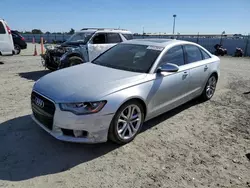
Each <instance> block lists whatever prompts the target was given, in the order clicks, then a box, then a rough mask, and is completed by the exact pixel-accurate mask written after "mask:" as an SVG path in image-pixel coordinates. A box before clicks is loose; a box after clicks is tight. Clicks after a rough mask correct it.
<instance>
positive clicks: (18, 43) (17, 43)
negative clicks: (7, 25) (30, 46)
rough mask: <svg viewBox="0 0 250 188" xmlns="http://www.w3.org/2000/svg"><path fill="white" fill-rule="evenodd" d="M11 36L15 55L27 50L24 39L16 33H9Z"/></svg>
mask: <svg viewBox="0 0 250 188" xmlns="http://www.w3.org/2000/svg"><path fill="white" fill-rule="evenodd" d="M11 34H12V38H13V42H14V48H15V54H20V52H21V49H26V48H27V43H26V41H25V38H24V37H23V36H22V35H21V34H20V33H18V32H17V31H11Z"/></svg>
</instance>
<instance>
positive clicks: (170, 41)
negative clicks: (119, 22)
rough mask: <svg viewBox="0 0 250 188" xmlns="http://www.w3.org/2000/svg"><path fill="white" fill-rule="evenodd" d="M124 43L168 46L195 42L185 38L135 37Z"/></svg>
mask: <svg viewBox="0 0 250 188" xmlns="http://www.w3.org/2000/svg"><path fill="white" fill-rule="evenodd" d="M123 43H127V44H140V45H147V46H158V47H166V46H168V45H170V44H194V43H192V42H188V41H183V40H176V39H157V38H156V39H154V38H151V39H133V40H128V41H125V42H123Z"/></svg>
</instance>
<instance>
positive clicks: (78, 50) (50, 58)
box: [42, 28, 133, 70]
mask: <svg viewBox="0 0 250 188" xmlns="http://www.w3.org/2000/svg"><path fill="white" fill-rule="evenodd" d="M131 39H133V35H132V33H131V32H130V31H128V30H124V29H105V28H85V29H82V30H81V31H79V32H76V33H75V34H73V35H72V36H71V37H70V38H69V39H68V40H67V41H66V42H64V43H63V44H61V45H59V46H56V47H55V46H51V45H46V46H45V48H46V53H45V54H44V55H42V58H43V61H44V62H43V64H44V66H45V67H47V68H48V69H50V70H57V69H61V68H65V67H70V66H73V65H78V64H81V63H84V62H88V61H92V60H93V59H95V58H96V57H97V56H98V55H100V54H101V53H103V52H104V51H106V50H108V49H109V48H110V47H112V46H114V45H115V44H117V43H120V42H123V41H126V40H131Z"/></svg>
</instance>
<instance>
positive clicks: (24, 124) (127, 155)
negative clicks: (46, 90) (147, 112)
mask: <svg viewBox="0 0 250 188" xmlns="http://www.w3.org/2000/svg"><path fill="white" fill-rule="evenodd" d="M32 50H33V49H32V48H30V49H29V50H26V51H24V52H22V55H19V56H12V57H0V62H1V63H0V91H1V92H0V93H1V95H0V187H25V188H28V187H42V188H44V187H67V188H73V187H76V188H78V187H86V188H89V187H126V188H127V187H143V188H144V187H145V188H147V187H153V188H154V187H183V188H184V187H185V188H189V187H199V188H201V187H234V188H235V187H250V121H249V120H250V108H249V106H250V59H249V58H232V57H223V58H221V77H220V80H219V83H218V86H217V91H216V93H215V96H214V97H213V98H212V99H211V100H210V101H207V102H205V103H199V102H198V101H196V100H194V101H191V102H189V103H187V104H185V105H183V106H181V107H179V108H177V109H175V110H173V111H171V112H168V113H165V114H163V115H161V116H159V117H157V118H155V119H153V120H150V121H149V122H147V123H146V124H145V125H144V127H143V130H142V132H141V133H140V134H139V135H138V136H137V137H136V139H135V140H134V141H133V142H131V143H129V144H127V145H124V146H117V145H115V144H113V143H111V142H108V143H104V144H97V145H85V144H72V143H63V142H60V141H57V140H56V139H54V138H53V137H51V136H50V135H49V134H47V133H46V132H45V131H43V130H42V129H41V128H39V127H38V126H37V125H36V124H35V123H34V122H33V121H32V120H31V118H30V113H31V110H30V93H31V89H32V85H33V84H34V81H35V80H37V79H39V78H40V77H41V76H43V75H45V74H47V73H49V71H47V70H44V68H43V67H42V66H41V65H40V57H39V56H36V57H33V56H29V55H31V54H33V51H32Z"/></svg>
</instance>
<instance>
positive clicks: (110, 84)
mask: <svg viewBox="0 0 250 188" xmlns="http://www.w3.org/2000/svg"><path fill="white" fill-rule="evenodd" d="M146 75H147V74H145V73H136V72H130V71H123V70H118V69H113V68H108V67H104V66H100V65H95V64H93V63H84V64H81V65H77V66H74V67H70V68H66V69H62V70H58V71H56V72H53V73H50V74H47V75H46V76H44V77H42V78H41V79H39V80H38V81H37V82H36V83H35V85H34V87H33V90H34V91H37V92H38V93H40V94H42V95H44V96H46V97H48V98H50V99H51V100H53V101H54V102H56V103H61V102H85V101H98V100H100V99H101V98H103V97H104V96H106V95H109V94H111V93H113V92H116V91H118V90H121V89H124V88H127V87H131V86H133V85H136V84H139V83H141V82H143V79H144V78H146Z"/></svg>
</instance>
